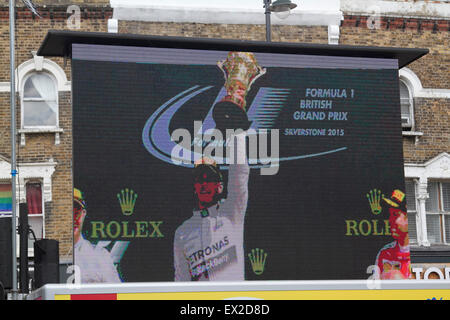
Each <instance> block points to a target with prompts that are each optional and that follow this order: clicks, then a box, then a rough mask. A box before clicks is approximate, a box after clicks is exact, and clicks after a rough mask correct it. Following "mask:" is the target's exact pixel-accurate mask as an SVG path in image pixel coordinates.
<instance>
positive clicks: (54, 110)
mask: <svg viewBox="0 0 450 320" xmlns="http://www.w3.org/2000/svg"><path fill="white" fill-rule="evenodd" d="M21 114H22V128H23V129H29V128H57V127H58V89H57V84H56V80H55V79H54V78H53V77H52V76H51V75H50V74H48V73H45V72H33V73H31V74H29V75H27V76H26V77H25V79H24V82H23V90H22V113H21Z"/></svg>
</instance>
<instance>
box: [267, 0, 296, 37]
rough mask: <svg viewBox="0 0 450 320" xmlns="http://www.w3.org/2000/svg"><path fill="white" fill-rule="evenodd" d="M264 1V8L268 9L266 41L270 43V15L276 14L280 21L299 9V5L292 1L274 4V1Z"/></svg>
mask: <svg viewBox="0 0 450 320" xmlns="http://www.w3.org/2000/svg"><path fill="white" fill-rule="evenodd" d="M263 1H264V8H265V9H266V11H265V12H264V13H265V15H266V41H267V42H270V41H272V32H271V29H270V28H271V25H270V24H271V23H270V14H271V13H272V12H275V14H277V15H278V17H279V18H280V19H284V18H286V17H287V16H288V15H289V14H290V12H291V10H292V9H294V8H296V7H297V5H296V4H295V3H292V2H291V1H290V0H276V1H275V2H274V3H272V0H263Z"/></svg>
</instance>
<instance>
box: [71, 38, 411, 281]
mask: <svg viewBox="0 0 450 320" xmlns="http://www.w3.org/2000/svg"><path fill="white" fill-rule="evenodd" d="M205 47H207V46H205ZM72 49H73V50H72V53H73V56H72V57H73V60H72V81H73V82H72V85H73V182H74V261H75V264H76V265H77V266H78V267H79V270H80V272H81V279H82V282H84V283H87V282H143V281H145V282H147V281H240V280H335V279H339V280H342V279H367V278H370V277H371V278H374V279H376V278H381V279H404V278H409V277H410V255H409V245H408V230H407V228H408V223H407V217H406V206H405V202H406V199H405V194H404V178H403V156H402V136H401V116H400V105H399V89H398V62H397V60H395V59H380V58H361V57H342V56H340V57H337V56H331V55H328V56H325V55H302V54H282V53H276V54H275V53H267V52H242V51H236V50H233V48H230V50H227V51H212V50H199V49H196V50H191V49H182V48H176V45H174V46H172V47H171V48H154V47H129V46H102V45H85V44H74V45H73V48H72Z"/></svg>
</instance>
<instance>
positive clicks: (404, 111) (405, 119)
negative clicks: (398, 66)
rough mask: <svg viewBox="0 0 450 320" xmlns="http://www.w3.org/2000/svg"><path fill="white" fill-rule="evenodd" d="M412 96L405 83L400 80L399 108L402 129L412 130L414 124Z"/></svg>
mask: <svg viewBox="0 0 450 320" xmlns="http://www.w3.org/2000/svg"><path fill="white" fill-rule="evenodd" d="M413 101H414V100H413V95H412V92H411V90H410V89H409V87H408V86H407V85H406V83H405V81H403V80H402V79H400V107H401V115H402V127H403V128H405V129H406V128H412V126H413V124H414V112H413V111H414V104H413Z"/></svg>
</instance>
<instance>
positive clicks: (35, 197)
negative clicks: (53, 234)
mask: <svg viewBox="0 0 450 320" xmlns="http://www.w3.org/2000/svg"><path fill="white" fill-rule="evenodd" d="M25 188H26V191H25V192H26V201H27V208H28V225H29V226H30V227H31V229H32V231H33V234H34V235H35V236H36V239H37V240H40V239H43V238H44V210H43V198H42V184H41V183H40V182H33V181H32V182H28V183H27V184H26V185H25ZM33 243H34V237H33V236H32V235H31V234H30V235H29V236H28V248H33Z"/></svg>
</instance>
